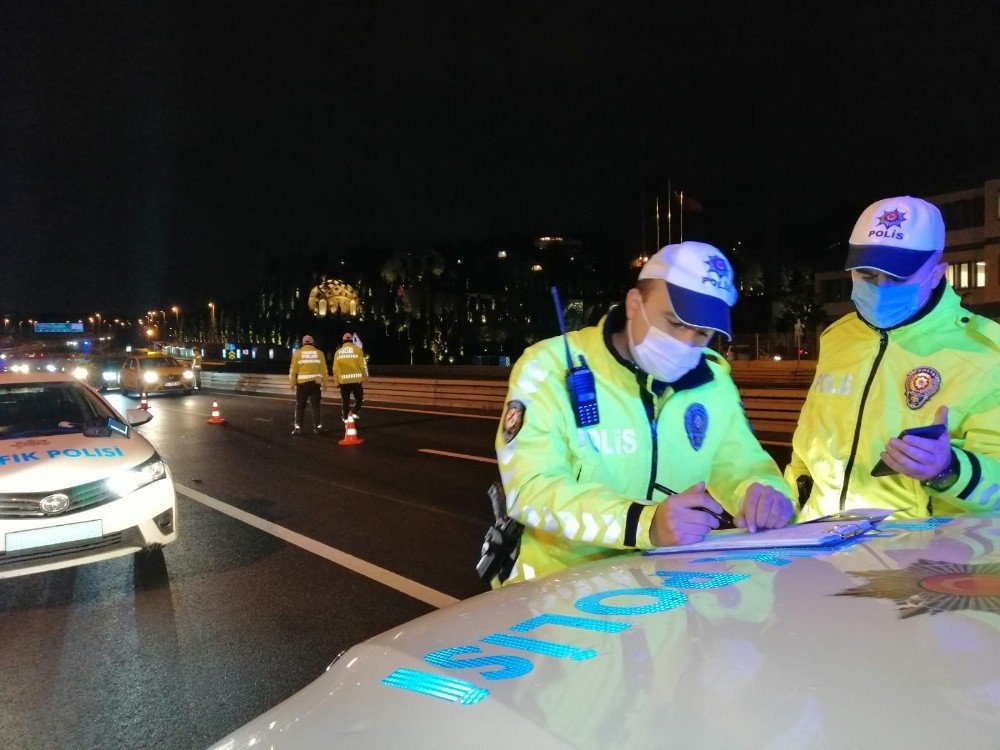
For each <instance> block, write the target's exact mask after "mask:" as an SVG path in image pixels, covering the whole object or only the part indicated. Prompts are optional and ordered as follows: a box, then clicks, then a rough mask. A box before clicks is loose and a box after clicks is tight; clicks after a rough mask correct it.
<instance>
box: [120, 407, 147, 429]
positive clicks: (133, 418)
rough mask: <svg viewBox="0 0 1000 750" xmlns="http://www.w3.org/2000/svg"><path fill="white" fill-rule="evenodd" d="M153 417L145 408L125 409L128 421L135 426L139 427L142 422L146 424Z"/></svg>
mask: <svg viewBox="0 0 1000 750" xmlns="http://www.w3.org/2000/svg"><path fill="white" fill-rule="evenodd" d="M152 418H153V415H152V414H150V413H149V412H148V411H146V410H145V409H126V410H125V421H126V422H128V423H129V424H130V425H132V426H133V427H138V426H139V425H141V424H146V422H148V421H149V420H151V419H152Z"/></svg>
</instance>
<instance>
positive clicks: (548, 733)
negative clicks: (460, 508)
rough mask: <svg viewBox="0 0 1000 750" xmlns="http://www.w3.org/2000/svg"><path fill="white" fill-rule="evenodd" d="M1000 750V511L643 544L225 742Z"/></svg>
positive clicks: (483, 608)
mask: <svg viewBox="0 0 1000 750" xmlns="http://www.w3.org/2000/svg"><path fill="white" fill-rule="evenodd" d="M944 745H948V746H951V747H960V748H963V749H964V748H997V747H998V746H1000V517H998V516H996V515H994V516H991V517H976V516H965V517H961V518H955V519H947V518H932V519H927V520H918V521H898V522H897V521H887V522H884V523H882V524H881V531H879V532H877V533H874V534H870V535H866V536H864V537H858V538H856V539H855V540H853V541H851V542H847V543H846V545H841V546H839V547H837V548H834V549H826V550H824V549H822V548H819V549H817V548H812V549H792V548H778V549H767V550H744V551H739V552H734V551H730V552H711V553H706V552H700V553H692V552H689V553H683V554H674V555H662V556H644V555H641V554H638V553H636V554H628V555H623V556H620V557H616V558H612V559H606V560H602V561H599V562H595V563H592V564H590V565H586V566H582V567H579V568H576V569H571V570H566V571H562V572H560V573H558V574H554V575H551V576H548V577H545V578H540V579H536V580H532V581H528V582H526V583H519V584H516V585H514V586H510V587H507V588H503V589H500V590H499V591H493V592H490V593H486V594H482V595H480V596H477V597H474V598H472V599H469V600H467V601H463V602H460V603H458V604H454V605H452V606H450V607H448V608H446V609H442V610H439V611H436V612H432V613H431V614H428V615H426V616H424V617H421V618H418V619H416V620H413V621H412V622H409V623H407V624H405V625H401V626H399V627H398V628H395V629H393V630H391V631H389V632H386V633H383V634H382V635H379V636H376V637H374V638H372V639H370V640H368V641H365V642H364V643H361V644H359V645H357V646H355V647H354V648H352V649H350V650H348V651H346V652H345V653H343V654H342V655H341V656H340V657H339V658H338V659H337V660H336V661H335V662H334V663H333V664H331V665H330V667H329V668H328V669H327V671H326V673H325V674H324V675H322V676H321V677H320V678H319V679H317V680H316V681H315V682H313V683H312V684H311V685H309V686H307V687H306V688H304V689H303V690H302V691H300V692H299V693H297V694H296V695H293V696H292V697H291V698H289V699H288V700H286V701H285V702H284V703H282V704H280V705H278V706H277V707H275V708H274V709H272V710H270V711H268V712H267V713H265V714H263V715H262V716H260V717H259V718H257V719H255V720H253V721H251V722H250V723H249V724H247V725H246V726H244V727H243V728H241V729H239V730H237V731H236V732H234V733H233V734H232V735H230V736H228V737H226V738H225V739H223V740H221V741H220V742H219V743H218V744H217V745H215V746H214V747H215V748H217V749H218V750H242V749H243V748H257V747H265V748H277V749H279V750H280V749H282V748H286V749H287V748H301V749H303V750H304V749H305V748H318V747H336V748H366V749H367V748H392V747H400V748H411V747H419V748H427V747H433V748H504V749H505V750H510V749H511V748H532V749H534V748H600V749H601V750H604V749H606V748H615V747H630V748H713V749H714V748H776V749H788V750H792V749H795V750H798V749H799V748H909V749H914V748H940V747H942V746H944Z"/></svg>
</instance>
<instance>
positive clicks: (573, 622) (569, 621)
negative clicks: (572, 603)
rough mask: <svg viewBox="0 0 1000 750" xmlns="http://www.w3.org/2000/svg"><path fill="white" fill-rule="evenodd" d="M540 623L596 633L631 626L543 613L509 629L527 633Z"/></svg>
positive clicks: (617, 630)
mask: <svg viewBox="0 0 1000 750" xmlns="http://www.w3.org/2000/svg"><path fill="white" fill-rule="evenodd" d="M542 625H565V626H566V627H567V628H581V629H583V630H595V631H597V632H598V633H620V632H622V631H623V630H628V629H629V628H630V627H632V625H631V624H630V623H627V622H605V621H604V620H595V619H593V618H590V617H574V616H573V615H554V614H544V615H538V617H532V618H531V619H530V620H525V621H524V622H519V623H518V624H517V625H512V626H511V627H510V629H511V630H513V631H514V632H515V633H527V632H528V631H529V630H534V629H535V628H540V627H541V626H542Z"/></svg>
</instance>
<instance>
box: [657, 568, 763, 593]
mask: <svg viewBox="0 0 1000 750" xmlns="http://www.w3.org/2000/svg"><path fill="white" fill-rule="evenodd" d="M656 575H658V576H660V577H661V578H662V579H663V585H664V586H676V587H677V588H679V589H717V588H719V587H720V586H732V585H733V584H734V583H739V582H740V581H742V580H743V579H744V578H749V577H750V576H749V575H748V574H746V573H688V572H685V571H681V570H665V571H657V572H656Z"/></svg>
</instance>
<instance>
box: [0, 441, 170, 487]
mask: <svg viewBox="0 0 1000 750" xmlns="http://www.w3.org/2000/svg"><path fill="white" fill-rule="evenodd" d="M152 455H153V447H152V446H151V445H150V444H149V443H148V442H147V441H146V440H145V438H143V437H142V436H140V435H139V434H138V433H137V432H135V431H134V430H130V432H129V436H128V437H125V436H124V435H115V436H114V437H110V438H90V437H84V436H83V434H82V433H79V432H77V433H72V434H67V435H49V436H44V437H32V438H13V439H9V440H0V493H11V492H46V491H48V490H59V489H65V488H67V487H75V486H77V485H80V484H87V483H89V482H94V481H97V480H98V479H103V478H105V477H109V476H112V475H114V474H117V473H118V472H120V471H124V470H125V469H130V468H132V467H133V466H136V465H138V464H140V463H142V462H143V461H145V460H146V459H148V458H149V457H150V456H152Z"/></svg>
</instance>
